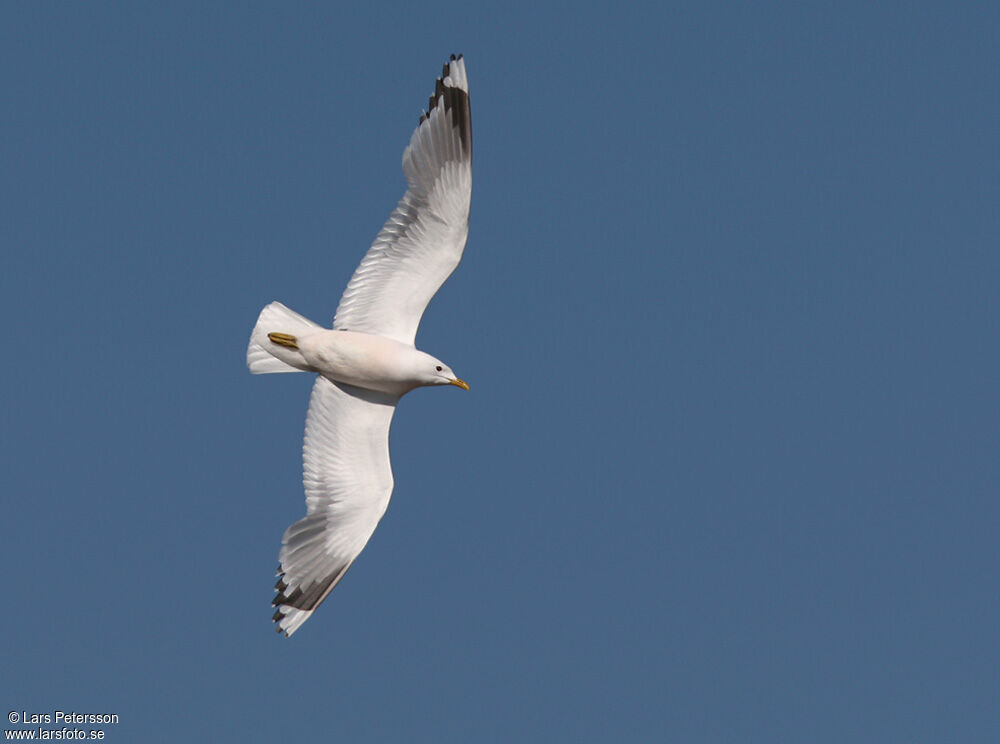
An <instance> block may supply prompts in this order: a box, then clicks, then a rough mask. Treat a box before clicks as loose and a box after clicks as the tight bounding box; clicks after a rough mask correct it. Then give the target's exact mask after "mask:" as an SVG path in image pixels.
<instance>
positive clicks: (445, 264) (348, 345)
mask: <svg viewBox="0 0 1000 744" xmlns="http://www.w3.org/2000/svg"><path fill="white" fill-rule="evenodd" d="M403 173H404V175H405V176H406V182H407V190H406V193H405V194H403V198H402V199H400V201H399V203H398V204H397V205H396V208H395V209H394V210H393V212H392V214H391V215H390V216H389V219H388V220H387V221H386V223H385V225H383V227H382V230H381V231H380V232H379V233H378V235H377V236H376V238H375V242H374V243H372V245H371V247H370V248H369V249H368V252H367V253H366V254H365V257H364V258H363V259H362V260H361V264H360V265H359V266H358V268H357V269H356V270H355V272H354V275H353V276H352V277H351V280H350V282H348V284H347V289H346V290H345V291H344V294H343V296H342V297H341V298H340V304H339V305H338V307H337V312H336V315H335V316H334V319H333V327H332V329H330V328H324V327H323V326H320V325H319V324H317V323H314V322H313V321H311V320H309V319H307V318H305V317H303V316H302V315H299V314H298V313H296V312H294V311H293V310H290V309H289V308H287V307H285V306H284V305H282V304H281V303H280V302H272V303H271V304H269V305H267V306H266V307H265V308H264V309H263V310H262V311H261V313H260V316H259V317H258V318H257V324H256V325H255V326H254V329H253V332H252V333H251V336H250V344H249V346H248V348H247V366H248V367H249V368H250V371H251V372H252V373H254V374H268V373H275V372H299V371H302V372H312V373H315V374H316V381H315V383H314V384H313V389H312V395H311V397H310V399H309V410H308V412H307V414H306V430H305V440H304V442H303V444H302V460H303V468H302V470H303V476H302V481H303V484H304V486H305V492H306V516H305V517H304V518H302V519H300V520H299V521H298V522H295V523H293V524H292V525H291V526H290V527H289V528H288V529H287V530H285V534H284V536H283V537H282V539H281V552H280V554H279V565H278V574H277V575H278V583H277V584H276V585H275V588H276V589H277V591H278V593H277V596H276V597H275V598H274V601H273V602H272V604H273V605H274V606H275V607H276V608H277V610H276V611H275V613H274V618H273V619H274V621H275V622H276V623H277V631H278V632H279V633H284V634H285V637H288V636H290V635H292V634H293V633H294V632H295V631H296V630H298V629H299V627H301V625H302V623H304V622H305V621H306V620H308V619H309V617H310V616H311V615H312V614H313V612H315V611H316V608H317V607H318V606H319V605H320V603H321V602H322V601H323V600H324V599H326V597H327V595H329V594H330V592H331V591H332V590H333V588H334V587H335V586H336V585H337V583H338V582H339V581H340V580H341V579H342V578H343V577H344V574H345V573H346V572H347V569H348V568H350V567H351V564H352V563H354V559H355V558H357V557H358V554H359V553H361V551H362V550H363V549H364V547H365V545H366V544H367V543H368V539H369V538H370V537H371V536H372V533H373V532H374V531H375V527H376V526H377V525H378V523H379V520H380V519H381V518H382V515H383V514H384V513H385V510H386V507H387V506H388V505H389V497H390V495H391V494H392V486H393V479H392V468H391V466H390V464H389V424H390V423H391V422H392V415H393V413H395V410H396V403H397V402H398V401H399V399H400V397H402V396H403V395H405V394H406V393H408V392H409V391H411V390H413V389H414V388H418V387H422V386H426V385H455V386H457V387H460V388H462V389H464V390H468V389H469V386H468V385H467V384H466V383H465V382H464V381H463V380H460V379H459V378H458V377H457V376H456V375H455V373H454V372H452V371H451V367H449V366H448V365H447V364H445V363H444V362H442V361H440V360H439V359H436V358H435V357H433V356H431V355H430V354H425V353H424V352H422V351H419V350H418V349H417V348H416V346H415V345H414V341H415V338H416V335H417V326H418V325H419V324H420V318H421V317H422V316H423V314H424V310H425V309H426V308H427V304H428V303H429V302H430V300H431V298H432V297H433V296H434V294H435V293H436V292H437V291H438V289H439V288H440V287H441V285H442V284H444V281H445V280H446V279H447V278H448V277H449V276H450V275H451V273H452V272H453V271H454V270H455V267H456V266H458V262H459V261H460V260H461V259H462V252H463V251H464V250H465V241H466V238H467V237H468V234H469V202H470V200H471V198H472V128H471V114H470V109H469V84H468V79H467V78H466V75H465V60H463V59H462V55H459V56H458V57H455V55H451V59H450V60H449V61H448V62H447V63H446V64H445V65H444V70H443V71H442V74H441V77H439V78H438V79H437V83H436V85H435V87H434V95H432V96H431V98H430V103H429V105H428V109H427V111H425V112H423V114H422V115H421V116H420V122H419V124H418V125H417V128H416V130H415V131H414V132H413V135H412V136H411V137H410V144H409V146H407V148H406V150H405V151H404V152H403Z"/></svg>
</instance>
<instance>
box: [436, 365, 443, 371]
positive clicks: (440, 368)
mask: <svg viewBox="0 0 1000 744" xmlns="http://www.w3.org/2000/svg"><path fill="white" fill-rule="evenodd" d="M442 369H444V367H442V366H441V365H440V364H439V365H438V366H437V371H438V372H440V371H441V370H442Z"/></svg>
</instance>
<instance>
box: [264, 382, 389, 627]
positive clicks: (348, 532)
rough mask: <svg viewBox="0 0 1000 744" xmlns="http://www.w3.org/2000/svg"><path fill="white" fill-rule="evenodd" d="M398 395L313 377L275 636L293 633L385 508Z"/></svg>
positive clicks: (346, 565) (283, 546) (286, 540)
mask: <svg viewBox="0 0 1000 744" xmlns="http://www.w3.org/2000/svg"><path fill="white" fill-rule="evenodd" d="M398 400H399V397H398V396H395V395H387V394H386V393H378V392H375V391H373V390H363V389H361V388H356V387H352V386H351V385H343V384H340V383H335V382H330V381H329V380H328V379H326V378H325V377H317V378H316V384H315V385H314V386H313V391H312V397H311V398H310V400H309V412H308V414H306V435H305V442H304V443H303V445H302V460H303V476H302V480H303V483H304V484H305V489H306V517H305V518H304V519H300V520H299V521H298V522H295V523H294V524H293V525H291V526H290V527H289V528H288V529H287V530H285V535H284V537H283V538H282V540H281V556H280V560H281V565H279V566H278V574H279V576H280V577H281V578H279V579H278V583H277V585H276V588H277V590H278V596H277V597H275V599H274V602H273V604H275V605H276V606H277V608H278V609H277V612H275V613H274V620H275V622H277V623H278V632H279V633H282V632H283V633H284V634H285V635H286V636H289V635H291V634H292V633H294V632H295V631H296V630H297V629H298V627H299V626H300V625H302V623H304V622H305V621H306V620H308V619H309V616H310V615H312V613H313V610H315V609H316V607H318V606H319V604H320V602H322V601H323V600H324V599H326V595H328V594H329V593H330V591H331V590H332V589H333V587H335V586H336V585H337V582H338V581H340V579H341V577H343V575H344V574H345V573H346V572H347V569H348V568H350V566H351V563H353V562H354V559H355V558H357V557H358V554H359V553H360V552H361V551H362V549H364V547H365V544H366V543H367V542H368V538H369V537H371V536H372V533H373V532H374V531H375V527H376V525H378V522H379V520H380V519H381V518H382V515H383V514H384V513H385V508H386V507H387V506H388V505H389V496H390V495H391V494H392V468H391V467H390V465H389V424H390V423H391V422H392V414H393V413H394V412H395V410H396V402H397V401H398Z"/></svg>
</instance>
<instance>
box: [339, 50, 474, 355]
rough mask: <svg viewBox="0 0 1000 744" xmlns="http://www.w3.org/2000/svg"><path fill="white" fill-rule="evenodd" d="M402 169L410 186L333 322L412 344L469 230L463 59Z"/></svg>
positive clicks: (443, 81) (441, 82) (446, 75)
mask: <svg viewBox="0 0 1000 744" xmlns="http://www.w3.org/2000/svg"><path fill="white" fill-rule="evenodd" d="M403 172H404V173H405V174H406V180H407V184H408V186H409V188H408V189H407V191H406V193H405V194H404V195H403V198H402V199H401V200H400V202H399V204H398V205H397V206H396V209H395V210H393V212H392V215H390V217H389V219H388V221H387V222H386V223H385V225H384V226H383V227H382V230H381V232H379V234H378V236H377V237H376V238H375V242H374V243H372V246H371V248H369V249H368V253H366V254H365V257H364V259H362V261H361V264H360V265H359V266H358V268H357V269H356V270H355V272H354V276H353V277H351V281H350V282H349V283H348V285H347V289H346V290H345V291H344V295H343V297H341V299H340V305H339V306H338V307H337V314H336V317H335V318H334V321H333V327H334V328H339V329H344V330H350V331H360V332H362V333H373V334H377V335H380V336H388V337H389V338H394V339H396V340H397V341H402V342H404V343H408V344H412V343H413V341H414V339H415V337H416V335H417V326H418V325H420V318H421V317H422V316H423V314H424V310H425V309H426V308H427V304H428V303H429V302H430V301H431V298H432V297H433V296H434V294H435V293H436V292H437V291H438V289H439V288H440V287H441V285H442V284H444V282H445V280H446V279H447V278H448V277H449V276H450V275H451V273H452V272H453V271H454V270H455V267H456V266H458V262H459V261H461V260H462V251H463V250H464V249H465V241H466V238H467V237H468V234H469V204H470V202H471V199H472V115H471V112H470V109H469V83H468V79H467V78H466V75H465V60H463V59H462V57H461V56H459V57H458V58H457V59H456V58H455V57H454V56H453V57H452V58H451V61H450V62H448V63H447V64H446V65H445V66H444V72H443V73H442V77H440V78H438V80H437V84H436V86H435V89H434V95H433V96H431V99H430V107H429V110H428V111H427V113H425V114H424V115H422V116H421V117H420V124H419V125H418V126H417V129H416V131H414V133H413V136H412V137H411V138H410V144H409V146H408V147H407V148H406V151H405V152H404V153H403Z"/></svg>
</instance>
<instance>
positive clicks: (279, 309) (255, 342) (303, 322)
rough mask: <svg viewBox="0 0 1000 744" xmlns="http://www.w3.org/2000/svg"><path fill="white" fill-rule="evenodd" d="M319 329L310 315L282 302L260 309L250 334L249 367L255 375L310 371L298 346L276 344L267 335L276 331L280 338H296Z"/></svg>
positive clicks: (248, 347)
mask: <svg viewBox="0 0 1000 744" xmlns="http://www.w3.org/2000/svg"><path fill="white" fill-rule="evenodd" d="M318 328H320V325H319V324H318V323H313V322H312V321H311V320H309V319H308V318H305V317H303V316H301V315H299V314H298V313H297V312H295V311H294V310H289V309H288V308H287V307H285V306H284V305H282V304H281V303H280V302H272V303H271V304H270V305H268V306H267V307H265V308H264V309H263V310H261V311H260V316H259V317H258V318H257V325H255V326H254V328H253V332H252V333H251V334H250V345H249V346H247V366H248V367H249V368H250V371H251V372H253V373H254V374H255V375H264V374H269V373H273V372H309V371H311V370H310V368H309V365H308V364H306V362H305V360H304V359H303V358H302V355H301V354H300V353H299V352H298V349H296V348H295V347H294V343H293V344H292V345H291V346H288V345H285V344H283V343H276V342H274V341H273V340H271V339H269V338H268V334H274V335H275V336H279V337H281V338H294V337H295V336H297V335H303V334H305V333H308V332H309V331H313V330H316V329H318Z"/></svg>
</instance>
